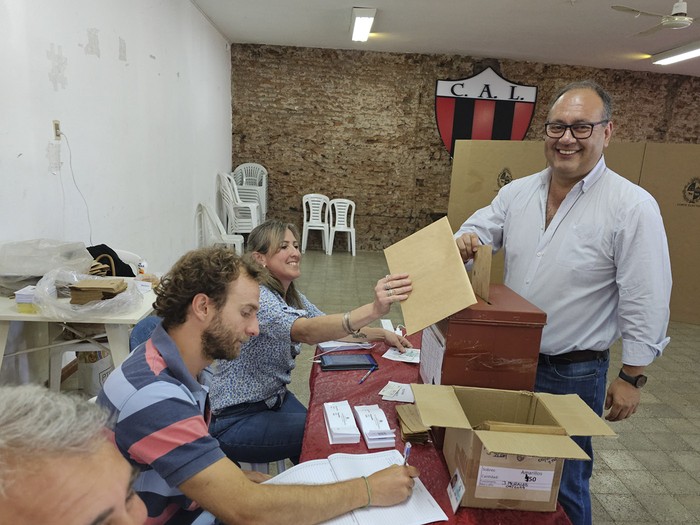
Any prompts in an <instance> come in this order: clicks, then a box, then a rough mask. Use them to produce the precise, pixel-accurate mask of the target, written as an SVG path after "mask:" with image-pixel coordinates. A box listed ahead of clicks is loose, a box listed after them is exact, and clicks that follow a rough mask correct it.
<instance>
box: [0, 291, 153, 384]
mask: <svg viewBox="0 0 700 525" xmlns="http://www.w3.org/2000/svg"><path fill="white" fill-rule="evenodd" d="M67 300H68V299H66V301H67ZM153 301H155V294H154V293H153V291H152V290H151V291H148V292H146V293H144V294H143V298H142V300H141V303H140V304H139V305H138V307H135V308H134V309H133V310H131V311H129V312H126V313H122V314H104V313H97V314H85V315H84V316H82V317H80V318H79V319H72V320H71V321H65V320H63V319H58V318H56V317H49V316H46V315H44V314H42V313H37V314H25V313H20V312H18V311H17V306H16V304H15V301H14V299H10V298H8V297H0V368H2V360H3V357H5V348H6V346H7V338H8V335H9V332H10V322H11V321H25V322H29V323H33V326H32V328H33V329H35V330H39V331H41V332H42V333H44V334H46V335H45V337H44V339H45V344H44V345H41V346H36V347H33V348H27V349H25V350H20V351H18V352H16V353H14V354H9V355H8V356H14V355H22V354H27V353H31V352H37V351H40V350H46V349H56V350H52V351H51V352H50V360H51V364H50V366H49V387H50V388H51V389H52V390H55V391H58V390H59V389H60V382H61V367H60V362H61V359H62V354H63V352H61V351H60V348H61V347H62V346H65V345H68V344H72V343H75V342H77V341H85V340H90V338H88V337H78V338H77V339H76V340H73V341H66V342H59V343H52V342H50V341H49V340H48V326H49V325H50V324H56V325H59V326H61V327H66V322H70V323H71V324H73V325H74V324H82V323H90V324H104V325H105V332H106V334H107V341H108V343H109V350H110V353H111V354H112V361H113V362H114V366H115V367H116V366H119V365H120V364H121V362H122V361H124V359H126V357H127V356H128V355H129V329H130V328H131V327H132V326H133V325H135V324H136V323H138V322H139V321H140V320H141V319H143V318H144V317H146V316H147V315H149V314H150V313H151V312H152V311H153V306H152V305H153ZM71 331H73V332H74V333H75V331H74V330H71ZM70 350H71V349H70V348H68V349H67V350H65V351H70ZM56 363H58V366H57V365H56Z"/></svg>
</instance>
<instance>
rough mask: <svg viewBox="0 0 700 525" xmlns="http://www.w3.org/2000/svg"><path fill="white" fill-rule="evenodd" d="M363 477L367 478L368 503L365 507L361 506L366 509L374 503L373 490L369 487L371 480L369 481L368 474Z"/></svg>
mask: <svg viewBox="0 0 700 525" xmlns="http://www.w3.org/2000/svg"><path fill="white" fill-rule="evenodd" d="M362 479H364V480H365V485H366V486H367V505H365V506H364V507H360V508H362V509H366V508H367V507H369V506H370V505H371V504H372V491H371V490H370V488H369V481H367V476H362Z"/></svg>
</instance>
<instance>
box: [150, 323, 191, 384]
mask: <svg viewBox="0 0 700 525" xmlns="http://www.w3.org/2000/svg"><path fill="white" fill-rule="evenodd" d="M151 339H152V340H153V344H154V346H155V347H156V349H157V350H158V353H160V355H161V356H163V361H165V364H166V365H168V370H169V371H170V373H171V374H172V376H173V377H174V378H175V379H177V380H178V381H180V382H181V383H182V384H184V385H185V386H186V387H187V388H188V389H189V390H190V391H191V392H198V391H200V390H202V385H201V384H200V383H199V382H198V381H197V380H196V379H195V378H194V377H192V374H190V371H189V370H188V369H187V367H186V366H185V362H184V361H183V360H182V355H180V350H179V349H178V347H177V345H176V344H175V341H173V339H172V337H170V335H169V334H168V332H166V331H165V329H164V328H163V324H162V323H161V324H159V325H158V326H156V328H155V330H153V334H151Z"/></svg>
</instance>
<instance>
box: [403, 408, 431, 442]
mask: <svg viewBox="0 0 700 525" xmlns="http://www.w3.org/2000/svg"><path fill="white" fill-rule="evenodd" d="M396 415H397V416H398V417H399V425H400V426H401V438H402V439H403V440H404V441H410V442H411V443H425V442H426V441H430V427H426V426H425V425H424V424H423V421H421V418H420V415H419V414H418V409H417V408H416V405H398V406H397V407H396Z"/></svg>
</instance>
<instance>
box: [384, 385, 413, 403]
mask: <svg viewBox="0 0 700 525" xmlns="http://www.w3.org/2000/svg"><path fill="white" fill-rule="evenodd" d="M379 395H380V396H382V399H383V400H384V401H400V402H403V403H413V402H414V401H415V398H414V397H413V390H411V385H407V384H405V383H397V382H395V381H389V382H388V383H387V384H386V386H385V387H384V388H382V389H381V390H380V391H379Z"/></svg>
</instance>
